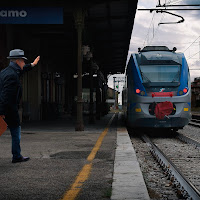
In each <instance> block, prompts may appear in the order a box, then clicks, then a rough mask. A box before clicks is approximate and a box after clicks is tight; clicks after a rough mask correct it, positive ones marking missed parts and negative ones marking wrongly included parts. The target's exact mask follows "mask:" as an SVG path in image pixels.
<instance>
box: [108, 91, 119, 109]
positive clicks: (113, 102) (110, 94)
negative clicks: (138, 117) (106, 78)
mask: <svg viewBox="0 0 200 200" xmlns="http://www.w3.org/2000/svg"><path fill="white" fill-rule="evenodd" d="M114 92H115V95H114ZM118 95H119V92H118V91H116V90H114V89H112V88H108V90H107V100H106V102H107V104H108V105H109V107H110V109H111V108H114V105H115V106H116V107H117V108H118ZM114 98H115V99H114Z"/></svg>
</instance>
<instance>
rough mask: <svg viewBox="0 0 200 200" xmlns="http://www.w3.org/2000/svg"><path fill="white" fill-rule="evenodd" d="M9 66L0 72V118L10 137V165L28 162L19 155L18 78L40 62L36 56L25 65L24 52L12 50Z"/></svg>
mask: <svg viewBox="0 0 200 200" xmlns="http://www.w3.org/2000/svg"><path fill="white" fill-rule="evenodd" d="M7 58H8V59H10V64H9V66H8V67H7V68H5V69H4V70H2V71H1V72H0V116H1V117H2V118H5V121H6V123H7V124H8V127H9V129H10V133H11V136H12V155H13V158H12V163H17V162H24V161H28V160H29V159H30V158H29V157H23V156H22V155H21V148H20V138H21V126H20V117H19V113H18V105H19V103H20V99H21V97H22V86H21V83H20V76H21V75H22V74H23V73H24V72H26V71H30V70H31V69H32V68H33V67H34V66H35V65H37V63H38V61H39V60H40V56H38V57H37V58H36V59H35V60H34V62H33V63H31V64H26V65H25V60H27V58H26V57H25V56H24V51H23V50H21V49H14V50H12V51H10V53H9V57H7Z"/></svg>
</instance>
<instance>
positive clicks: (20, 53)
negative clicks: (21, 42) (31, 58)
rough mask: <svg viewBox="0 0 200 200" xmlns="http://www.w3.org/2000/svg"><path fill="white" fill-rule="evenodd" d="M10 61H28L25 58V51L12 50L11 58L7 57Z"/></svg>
mask: <svg viewBox="0 0 200 200" xmlns="http://www.w3.org/2000/svg"><path fill="white" fill-rule="evenodd" d="M7 58H8V59H12V58H14V59H17V58H23V59H25V60H28V59H27V58H26V57H25V56H24V51H23V50H21V49H14V50H11V51H10V53H9V56H8V57H7Z"/></svg>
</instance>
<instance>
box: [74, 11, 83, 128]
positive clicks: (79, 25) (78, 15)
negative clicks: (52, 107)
mask: <svg viewBox="0 0 200 200" xmlns="http://www.w3.org/2000/svg"><path fill="white" fill-rule="evenodd" d="M74 20H75V27H76V30H77V44H78V45H77V72H78V80H77V81H78V83H77V121H76V127H75V130H76V131H84V124H83V99H82V57H81V47H82V30H83V26H84V11H83V9H82V8H77V10H75V11H74Z"/></svg>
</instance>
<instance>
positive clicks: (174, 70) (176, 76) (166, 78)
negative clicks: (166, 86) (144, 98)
mask: <svg viewBox="0 0 200 200" xmlns="http://www.w3.org/2000/svg"><path fill="white" fill-rule="evenodd" d="M140 72H141V76H142V79H143V82H144V83H150V82H166V83H167V82H168V83H169V82H170V83H173V82H179V80H180V65H167V66H166V65H141V66H140Z"/></svg>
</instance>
